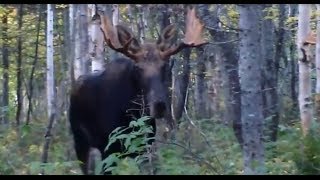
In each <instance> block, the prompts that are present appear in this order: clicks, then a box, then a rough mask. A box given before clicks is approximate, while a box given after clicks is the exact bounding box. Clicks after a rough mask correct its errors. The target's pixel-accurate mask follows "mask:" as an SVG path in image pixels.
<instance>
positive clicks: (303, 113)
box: [297, 4, 312, 135]
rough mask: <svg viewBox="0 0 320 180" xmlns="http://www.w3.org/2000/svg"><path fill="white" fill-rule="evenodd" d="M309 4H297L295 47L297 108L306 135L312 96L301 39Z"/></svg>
mask: <svg viewBox="0 0 320 180" xmlns="http://www.w3.org/2000/svg"><path fill="white" fill-rule="evenodd" d="M310 16H311V5H307V4H299V17H298V32H297V47H298V58H299V109H300V118H301V125H302V133H303V135H306V134H307V133H308V130H309V128H310V125H311V120H312V97H311V79H310V71H311V68H310V59H309V57H308V54H307V51H308V46H303V41H304V39H305V38H306V37H307V35H308V33H309V32H310Z"/></svg>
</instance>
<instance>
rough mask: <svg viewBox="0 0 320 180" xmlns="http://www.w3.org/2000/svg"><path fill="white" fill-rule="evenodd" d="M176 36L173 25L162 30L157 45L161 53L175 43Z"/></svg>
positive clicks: (175, 29)
mask: <svg viewBox="0 0 320 180" xmlns="http://www.w3.org/2000/svg"><path fill="white" fill-rule="evenodd" d="M176 36H177V28H176V26H175V25H173V24H171V25H169V26H167V27H166V28H164V29H163V31H162V33H161V35H160V37H159V39H158V41H157V45H158V47H159V49H160V50H161V51H165V50H166V49H168V48H169V47H170V46H172V45H173V44H174V43H175V39H176Z"/></svg>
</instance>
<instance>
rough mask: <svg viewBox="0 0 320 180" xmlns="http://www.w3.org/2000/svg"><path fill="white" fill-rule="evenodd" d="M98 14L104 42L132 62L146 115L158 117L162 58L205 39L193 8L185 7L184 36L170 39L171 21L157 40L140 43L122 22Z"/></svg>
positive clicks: (162, 111)
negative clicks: (142, 92) (145, 97)
mask: <svg viewBox="0 0 320 180" xmlns="http://www.w3.org/2000/svg"><path fill="white" fill-rule="evenodd" d="M100 18H101V26H100V27H101V30H102V32H103V34H104V39H105V42H106V44H107V45H108V46H109V47H110V48H111V49H113V50H115V51H117V52H120V53H122V54H124V55H125V56H127V57H129V58H130V59H132V60H133V61H134V62H135V69H136V71H135V76H136V77H137V79H138V82H139V85H140V87H141V89H142V90H143V91H144V93H145V95H146V96H147V100H148V103H149V104H148V106H149V107H150V115H151V116H153V117H155V118H162V117H163V116H164V114H165V111H166V109H167V108H166V103H165V100H166V98H167V97H166V93H165V92H166V90H165V88H166V87H165V83H164V77H165V71H164V67H165V63H166V61H168V59H169V58H170V56H171V55H174V54H176V53H178V52H179V51H181V50H182V49H184V48H187V47H198V46H201V45H204V44H206V43H207V42H206V41H205V40H204V39H203V38H202V31H203V28H204V25H203V24H202V23H201V22H200V20H199V19H198V18H197V17H196V11H195V9H194V8H188V12H187V17H186V30H185V37H184V39H183V40H182V41H181V42H179V43H176V42H174V39H175V35H176V33H177V28H176V26H175V25H169V26H167V27H166V28H164V29H163V31H162V33H161V35H160V37H159V38H158V40H157V41H155V42H153V43H144V44H141V43H140V42H139V41H138V40H137V38H136V37H134V35H133V34H132V32H131V31H130V30H129V28H127V27H126V26H123V25H116V26H112V23H111V21H110V19H109V18H107V17H106V16H103V15H100Z"/></svg>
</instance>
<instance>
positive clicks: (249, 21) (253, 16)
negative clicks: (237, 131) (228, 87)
mask: <svg viewBox="0 0 320 180" xmlns="http://www.w3.org/2000/svg"><path fill="white" fill-rule="evenodd" d="M259 11H261V8H260V5H239V14H240V18H239V28H240V29H241V31H240V33H239V38H240V62H239V75H240V79H241V81H240V87H241V121H242V136H243V141H244V142H243V158H244V174H262V173H264V146H263V113H262V108H263V106H262V92H261V67H260V66H261V65H260V64H261V62H259V61H261V58H260V57H261V49H260V33H261V27H260V19H259V17H260V15H259V13H260V12H259Z"/></svg>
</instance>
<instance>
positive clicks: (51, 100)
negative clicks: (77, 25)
mask: <svg viewBox="0 0 320 180" xmlns="http://www.w3.org/2000/svg"><path fill="white" fill-rule="evenodd" d="M53 10H54V5H52V4H48V5H47V82H46V83H47V109H48V111H47V114H48V126H47V130H46V134H45V143H44V146H43V154H42V162H43V163H47V161H48V153H49V152H48V151H49V145H50V140H51V136H52V135H51V130H52V128H53V124H54V120H55V115H56V107H55V82H54V62H53V53H54V47H53V19H54V18H53ZM42 174H44V170H43V171H42Z"/></svg>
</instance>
